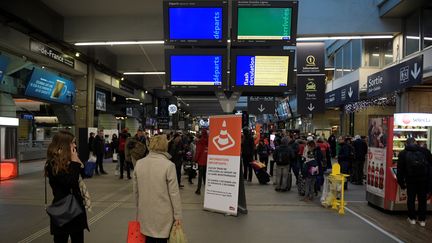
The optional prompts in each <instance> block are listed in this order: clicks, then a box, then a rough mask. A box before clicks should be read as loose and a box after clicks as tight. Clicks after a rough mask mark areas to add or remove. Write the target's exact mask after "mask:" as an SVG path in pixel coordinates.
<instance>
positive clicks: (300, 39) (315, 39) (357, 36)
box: [297, 35, 393, 41]
mask: <svg viewBox="0 0 432 243" xmlns="http://www.w3.org/2000/svg"><path fill="white" fill-rule="evenodd" d="M392 38H393V35H354V36H316V37H299V38H297V41H324V40H353V39H392Z"/></svg>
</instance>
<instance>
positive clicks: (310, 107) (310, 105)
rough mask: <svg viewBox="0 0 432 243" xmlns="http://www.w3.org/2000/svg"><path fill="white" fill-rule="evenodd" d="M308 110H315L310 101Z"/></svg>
mask: <svg viewBox="0 0 432 243" xmlns="http://www.w3.org/2000/svg"><path fill="white" fill-rule="evenodd" d="M308 110H309V111H310V112H312V111H313V110H315V106H313V105H312V103H310V104H309V106H308Z"/></svg>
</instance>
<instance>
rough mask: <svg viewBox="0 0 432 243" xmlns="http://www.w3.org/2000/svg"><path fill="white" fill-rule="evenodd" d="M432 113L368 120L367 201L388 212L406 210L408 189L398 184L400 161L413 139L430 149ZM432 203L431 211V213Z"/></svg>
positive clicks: (399, 114) (404, 114)
mask: <svg viewBox="0 0 432 243" xmlns="http://www.w3.org/2000/svg"><path fill="white" fill-rule="evenodd" d="M431 129H432V114H425V113H397V114H394V116H392V117H376V118H370V119H369V129H368V136H369V151H368V160H367V181H366V200H367V201H368V202H369V203H371V204H373V205H375V206H378V207H380V208H383V209H385V210H389V211H404V210H407V206H406V200H407V194H406V190H402V189H401V188H400V187H399V185H398V184H397V179H396V174H397V160H398V155H399V153H400V152H401V151H402V150H403V149H404V148H405V141H406V140H407V138H409V137H414V138H415V139H416V141H417V142H418V144H419V145H420V146H425V147H427V148H428V149H431V136H430V135H431ZM430 203H431V201H429V202H428V209H429V210H431V209H432V208H431V206H430V205H431V204H430Z"/></svg>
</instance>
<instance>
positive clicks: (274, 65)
mask: <svg viewBox="0 0 432 243" xmlns="http://www.w3.org/2000/svg"><path fill="white" fill-rule="evenodd" d="M293 57H294V51H284V50H263V49H261V50H232V55H231V88H232V89H233V90H238V91H257V92H259V91H282V92H285V91H287V90H288V89H289V88H291V87H292V86H291V85H292V82H291V80H292V75H293V68H294V66H293V62H294V58H293Z"/></svg>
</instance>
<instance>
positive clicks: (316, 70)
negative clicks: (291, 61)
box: [297, 42, 325, 75]
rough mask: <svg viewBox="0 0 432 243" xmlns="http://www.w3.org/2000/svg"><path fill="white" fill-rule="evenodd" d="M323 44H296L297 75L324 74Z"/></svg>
mask: <svg viewBox="0 0 432 243" xmlns="http://www.w3.org/2000/svg"><path fill="white" fill-rule="evenodd" d="M324 54H325V47H324V42H313V43H297V74H310V75H315V74H324Z"/></svg>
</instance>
